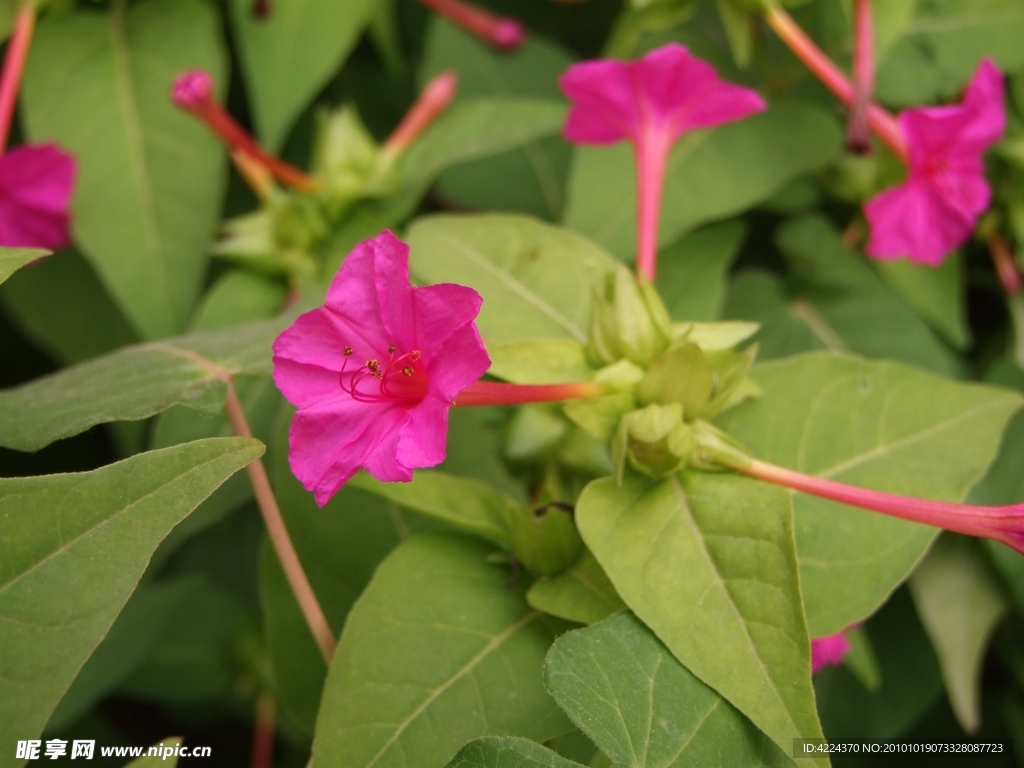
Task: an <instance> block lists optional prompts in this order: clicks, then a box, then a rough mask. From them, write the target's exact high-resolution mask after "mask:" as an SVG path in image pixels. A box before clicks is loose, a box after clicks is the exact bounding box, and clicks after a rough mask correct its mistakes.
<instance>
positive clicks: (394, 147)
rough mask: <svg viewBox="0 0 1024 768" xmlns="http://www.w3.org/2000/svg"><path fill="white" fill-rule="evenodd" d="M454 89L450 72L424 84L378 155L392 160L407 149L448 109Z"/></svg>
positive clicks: (455, 80) (454, 80)
mask: <svg viewBox="0 0 1024 768" xmlns="http://www.w3.org/2000/svg"><path fill="white" fill-rule="evenodd" d="M458 87H459V76H458V74H456V73H455V72H452V71H446V72H442V73H441V74H439V75H437V76H436V77H435V78H434V79H433V80H431V81H430V82H429V83H427V85H426V87H425V88H424V89H423V91H422V92H421V93H420V96H419V98H418V99H416V103H415V104H413V105H412V107H410V108H409V111H408V112H406V113H405V117H403V118H402V122H401V123H399V124H398V127H397V128H395V130H394V133H392V134H391V135H390V136H389V137H388V140H387V141H386V142H384V146H383V147H381V152H382V154H384V155H390V156H392V157H396V156H398V155H400V154H402V152H404V151H405V150H406V149H408V148H409V145H411V144H412V143H413V142H414V141H416V139H417V138H419V137H420V136H421V135H422V134H423V132H424V131H425V130H427V128H428V127H430V124H431V123H433V122H434V121H435V120H436V119H437V118H438V116H439V115H440V114H441V113H442V112H444V111H445V110H446V109H448V105H449V104H451V103H452V100H453V99H454V98H455V92H456V90H458Z"/></svg>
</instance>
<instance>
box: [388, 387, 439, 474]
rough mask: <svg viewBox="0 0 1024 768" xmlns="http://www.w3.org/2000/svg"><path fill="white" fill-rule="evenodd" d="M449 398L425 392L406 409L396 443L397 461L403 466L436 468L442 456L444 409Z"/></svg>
mask: <svg viewBox="0 0 1024 768" xmlns="http://www.w3.org/2000/svg"><path fill="white" fill-rule="evenodd" d="M451 405H452V404H451V401H444V400H440V399H438V398H437V397H434V396H432V395H428V396H427V397H425V398H424V399H423V402H421V403H420V404H419V405H417V406H416V407H415V408H413V409H412V410H411V411H409V420H408V421H407V422H406V423H405V426H403V427H402V433H401V440H400V441H399V443H398V452H397V460H398V463H399V464H401V465H403V466H406V467H436V466H437V465H438V464H440V463H441V462H442V461H444V459H445V443H446V442H447V438H448V410H449V409H450V408H451Z"/></svg>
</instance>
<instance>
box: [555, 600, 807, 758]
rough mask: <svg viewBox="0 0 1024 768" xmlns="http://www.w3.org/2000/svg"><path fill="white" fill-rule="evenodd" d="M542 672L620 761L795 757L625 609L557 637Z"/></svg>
mask: <svg viewBox="0 0 1024 768" xmlns="http://www.w3.org/2000/svg"><path fill="white" fill-rule="evenodd" d="M545 679H546V681H547V685H548V690H550V691H551V695H552V696H554V697H555V701H557V702H558V704H559V706H561V707H562V709H564V710H565V711H566V712H567V713H568V714H569V717H571V718H572V720H573V722H575V723H576V725H577V726H579V728H580V729H581V730H582V731H583V732H584V733H586V734H587V735H588V736H589V737H590V738H591V739H593V740H594V743H595V744H597V746H599V747H600V748H601V751H602V752H604V754H606V755H608V757H610V758H611V760H612V762H614V763H615V764H616V765H618V766H623V768H673V767H676V768H682V767H683V766H692V765H701V766H709V765H720V766H729V768H744V766H750V767H751V768H754V767H755V766H756V768H762V767H763V766H791V765H792V764H793V763H792V761H791V760H790V759H789V758H787V757H786V755H785V753H783V752H782V751H780V750H779V748H778V747H776V746H775V745H774V744H773V743H772V742H771V740H770V739H769V738H768V737H766V736H765V735H764V734H763V733H761V732H760V731H758V730H757V729H756V728H755V727H754V726H753V725H752V724H751V722H750V721H749V720H748V719H747V718H745V717H744V716H743V715H742V714H740V713H739V712H738V711H737V710H736V709H735V708H734V707H733V706H731V705H730V704H729V703H728V702H727V701H725V700H724V699H722V697H721V696H719V695H718V694H717V693H715V692H714V691H713V690H712V689H711V688H708V687H707V686H706V685H704V683H702V682H701V681H700V680H698V679H697V678H696V677H694V676H693V674H692V673H691V672H690V671H689V670H688V669H687V668H686V667H684V666H683V665H682V664H680V663H679V662H678V661H677V660H676V659H675V658H673V656H672V654H671V653H670V652H669V650H668V649H667V648H666V647H665V646H664V645H662V643H661V642H660V641H659V640H658V638H656V637H655V636H654V635H653V634H652V633H651V631H650V630H649V629H648V628H647V627H645V626H644V625H643V624H642V623H641V622H640V620H639V619H637V618H636V616H634V615H633V614H631V613H628V612H623V613H619V614H616V615H615V616H612V617H610V618H608V619H605V620H604V621H602V622H600V623H598V624H594V625H593V626H591V627H587V628H586V629H579V630H576V631H574V632H569V633H568V634H565V635H563V636H562V637H560V638H559V639H558V640H556V641H555V644H554V645H553V646H552V647H551V651H550V652H549V653H548V658H547V663H546V664H545Z"/></svg>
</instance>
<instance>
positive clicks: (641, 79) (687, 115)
mask: <svg viewBox="0 0 1024 768" xmlns="http://www.w3.org/2000/svg"><path fill="white" fill-rule="evenodd" d="M558 82H559V85H560V86H561V88H562V92H563V93H565V95H566V96H568V97H569V98H570V99H571V100H572V102H573V105H572V109H571V110H570V112H569V118H568V120H567V121H566V124H565V129H564V133H565V138H566V139H568V140H569V141H571V142H574V143H577V144H598V145H604V144H614V143H615V142H618V141H622V140H623V139H628V140H629V141H631V142H632V143H633V148H634V151H635V152H636V157H637V168H638V183H639V194H638V204H639V212H638V218H639V222H638V227H637V234H638V242H637V265H638V267H639V269H640V270H641V271H642V272H643V273H645V274H646V275H647V277H648V278H650V279H653V278H654V266H655V261H656V258H657V236H658V213H659V208H660V206H661V189H662V183H663V180H664V174H665V162H666V160H667V159H668V153H669V151H670V150H671V149H672V145H673V144H674V143H675V142H676V141H677V140H678V139H679V137H680V136H682V135H683V134H684V133H686V132H688V131H692V130H695V129H697V128H710V127H712V126H715V125H722V124H723V123H729V122H732V121H734V120H740V119H742V118H744V117H747V116H749V115H751V114H753V113H755V112H760V111H762V110H764V109H765V108H766V107H767V105H766V104H765V101H764V99H762V98H761V96H760V95H758V94H757V93H756V92H755V91H752V90H750V89H749V88H742V87H740V86H737V85H732V84H731V83H726V82H724V81H722V80H719V79H718V75H717V74H716V73H715V70H714V68H713V67H712V66H711V65H710V64H708V63H707V62H705V61H701V60H700V59H698V58H696V57H694V56H691V55H690V52H689V51H687V50H686V48H685V47H683V46H682V45H679V44H678V43H669V44H668V45H665V46H662V47H661V48H658V49H657V50H654V51H651V52H650V53H648V54H647V55H646V56H644V57H643V58H642V59H640V60H638V61H633V62H624V61H616V60H612V59H606V60H600V61H585V62H583V63H582V64H576V65H574V66H572V67H570V68H569V70H568V71H567V72H566V73H565V74H564V75H562V77H561V79H560V80H559V81H558Z"/></svg>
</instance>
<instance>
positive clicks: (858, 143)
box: [846, 0, 875, 153]
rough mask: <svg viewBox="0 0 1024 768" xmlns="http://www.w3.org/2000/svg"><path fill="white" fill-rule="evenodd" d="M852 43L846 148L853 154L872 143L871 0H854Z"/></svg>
mask: <svg viewBox="0 0 1024 768" xmlns="http://www.w3.org/2000/svg"><path fill="white" fill-rule="evenodd" d="M856 2H857V5H856V9H855V11H854V13H855V16H854V36H853V39H854V44H853V106H852V107H851V108H850V117H849V121H848V122H847V126H846V146H847V147H848V148H849V149H850V150H851V151H853V152H861V153H864V152H869V151H870V150H871V142H870V136H869V126H868V109H869V108H870V106H871V92H872V91H873V90H874V87H875V41H874V29H873V24H872V21H871V0H856Z"/></svg>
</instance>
